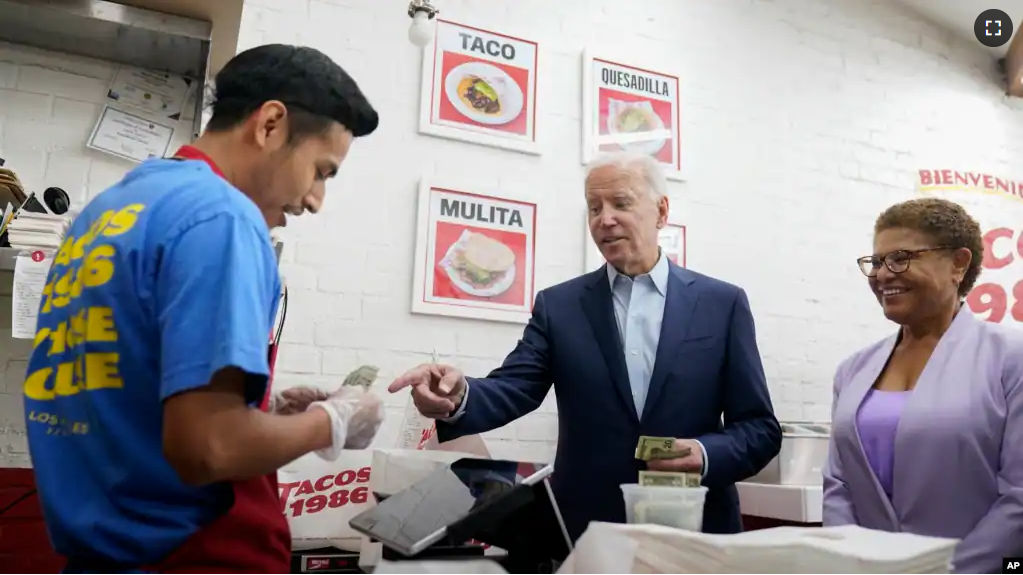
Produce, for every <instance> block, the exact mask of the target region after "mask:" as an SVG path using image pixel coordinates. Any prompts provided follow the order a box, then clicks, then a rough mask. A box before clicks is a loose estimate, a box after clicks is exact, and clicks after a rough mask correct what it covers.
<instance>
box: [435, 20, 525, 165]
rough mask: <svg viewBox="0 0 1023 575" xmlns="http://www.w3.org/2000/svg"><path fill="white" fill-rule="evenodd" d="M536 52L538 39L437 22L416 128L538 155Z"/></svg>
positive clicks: (442, 21)
mask: <svg viewBox="0 0 1023 575" xmlns="http://www.w3.org/2000/svg"><path fill="white" fill-rule="evenodd" d="M537 52H538V51H537V44H536V42H531V41H529V40H523V39H521V38H514V37H512V36H508V35H505V34H501V33H498V32H492V31H489V30H483V29H480V28H474V27H472V26H466V25H464V24H455V23H454V22H448V21H445V20H438V21H437V35H436V38H435V40H434V43H433V45H432V46H431V47H429V48H427V52H426V53H425V54H424V57H423V87H422V95H421V99H422V104H421V106H422V108H421V111H420V121H419V130H420V132H423V133H425V134H430V135H433V136H440V137H444V138H452V139H456V140H463V141H467V142H473V143H477V144H484V145H488V146H495V147H499V148H506V149H509V150H515V151H520V152H528V153H536V154H538V153H539V148H538V147H537V145H536V70H537V68H536V64H537Z"/></svg>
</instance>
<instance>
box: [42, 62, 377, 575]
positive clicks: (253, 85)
mask: <svg viewBox="0 0 1023 575" xmlns="http://www.w3.org/2000/svg"><path fill="white" fill-rule="evenodd" d="M216 92H217V94H216V102H215V103H214V104H213V116H212V118H211V120H210V121H209V124H208V126H207V130H206V132H205V133H204V134H203V136H202V137H201V138H199V139H198V140H197V141H196V142H195V143H194V145H193V146H186V147H184V148H182V149H181V150H179V151H178V152H177V154H176V155H175V157H174V158H169V159H152V160H149V161H146V162H144V163H142V164H141V165H140V166H138V167H137V168H135V169H134V170H132V171H131V172H129V173H128V174H127V175H126V176H125V178H124V179H123V180H122V181H121V182H119V183H118V184H116V185H114V186H113V187H111V188H110V189H108V190H106V191H105V192H103V193H102V194H100V195H99V196H97V197H96V198H95V199H94V200H93V201H92V202H90V203H89V205H88V206H86V208H85V210H84V211H83V212H82V214H81V215H80V216H79V217H78V218H77V219H76V220H75V222H74V224H73V225H72V226H71V228H70V230H69V231H68V233H67V236H66V237H65V239H64V242H63V245H62V246H61V247H60V249H59V251H58V252H57V253H56V255H55V256H54V261H53V265H52V267H51V269H50V272H49V276H48V281H47V284H46V288H45V290H44V293H43V299H42V303H41V306H40V310H39V321H38V327H37V333H36V337H35V349H34V350H33V352H32V356H31V359H30V361H29V367H28V374H27V377H26V380H25V385H24V396H25V397H24V399H25V414H26V420H27V425H28V440H29V447H30V450H31V456H32V462H33V465H34V467H35V473H36V481H37V484H38V489H39V496H40V499H41V501H42V505H43V511H44V515H45V518H46V522H47V526H48V528H49V532H50V536H51V539H52V541H53V544H54V546H55V548H56V550H57V551H58V552H59V553H61V554H62V555H64V556H66V557H67V558H68V567H67V570H68V571H69V572H98V573H102V572H131V571H136V572H138V571H148V570H151V571H158V572H179V573H188V572H202V573H210V572H250V573H256V572H262V573H273V572H277V573H281V572H287V571H288V570H289V561H290V544H291V540H290V534H289V532H288V527H287V523H286V520H285V518H284V516H283V514H282V513H281V507H280V505H281V504H280V499H279V494H278V490H277V484H276V470H277V469H278V468H279V467H280V466H282V465H284V464H285V463H287V462H290V461H292V460H294V459H296V458H298V457H300V456H302V455H304V454H306V453H309V452H314V451H315V452H318V453H319V454H320V455H322V456H323V457H326V458H328V459H331V458H333V459H336V458H337V457H338V455H339V454H340V450H341V449H342V448H344V447H356V448H359V447H365V446H366V444H368V442H369V441H370V440H371V439H372V437H373V435H374V434H375V433H376V429H378V427H379V424H380V421H381V418H382V416H383V413H382V407H381V404H380V402H379V400H378V399H377V398H375V397H374V396H372V395H369V394H366V395H364V396H362V397H354V398H353V397H350V396H348V395H346V396H345V397H326V396H323V397H320V398H317V399H320V401H316V402H314V403H312V404H311V406H310V407H309V408H307V409H302V408H303V407H305V406H304V405H303V406H298V407H299V409H295V408H296V406H295V405H294V402H292V405H290V406H289V407H290V410H289V411H297V413H294V414H291V415H279V414H275V413H266V412H264V411H261V410H260V409H259V406H260V404H262V403H263V402H264V399H265V398H266V397H267V378H268V375H269V367H268V347H267V342H268V338H269V335H270V332H271V328H272V324H273V318H274V314H275V311H276V307H277V303H278V297H279V294H280V291H281V285H280V280H279V277H278V274H277V263H276V260H275V257H274V253H273V250H272V248H271V245H270V240H269V229H270V228H271V227H273V226H276V225H283V224H284V223H285V217H286V216H285V214H291V215H299V214H301V213H303V212H305V211H310V212H316V211H318V210H319V208H320V205H321V204H322V202H323V199H324V186H325V182H326V181H327V180H328V179H329V178H331V177H332V176H334V175H335V174H336V173H337V171H338V169H339V168H340V166H341V163H342V161H343V160H344V159H345V156H346V154H347V153H348V149H349V146H350V145H351V143H352V141H353V138H355V137H359V136H365V135H367V134H369V133H371V132H373V131H374V130H375V129H376V127H377V123H378V119H377V113H376V112H375V111H374V110H373V108H372V106H371V105H370V104H369V102H368V101H367V100H366V98H365V97H364V96H363V95H362V93H361V92H360V91H359V88H358V87H357V86H356V84H355V82H354V81H353V80H352V79H351V78H350V77H349V76H348V75H347V74H346V73H345V72H344V71H343V70H342V69H341V68H340V67H339V66H338V65H337V64H335V63H334V62H333V61H331V60H330V59H329V58H328V57H327V56H325V55H324V54H322V53H320V52H318V51H316V50H313V49H311V48H304V47H303V48H300V47H293V46H284V45H268V46H260V47H258V48H254V49H251V50H248V51H245V52H242V53H241V54H238V55H237V56H235V57H234V58H233V59H232V60H231V61H230V62H229V63H228V64H227V65H226V66H225V67H224V68H223V70H222V71H221V72H220V73H219V74H218V75H217V77H216ZM306 403H308V402H306Z"/></svg>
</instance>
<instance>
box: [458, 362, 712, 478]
mask: <svg viewBox="0 0 1023 575" xmlns="http://www.w3.org/2000/svg"><path fill="white" fill-rule="evenodd" d="M462 384H463V385H464V386H465V393H464V394H462V401H461V402H460V403H459V404H458V408H457V409H455V413H454V415H452V416H451V417H445V418H444V419H442V420H441V421H443V422H444V423H455V422H456V421H458V420H459V419H461V418H462V415H464V414H465V404H466V403H467V402H468V401H469V382H468V381H466V380H465V378H464V377H463V378H462ZM704 465H706V464H704Z"/></svg>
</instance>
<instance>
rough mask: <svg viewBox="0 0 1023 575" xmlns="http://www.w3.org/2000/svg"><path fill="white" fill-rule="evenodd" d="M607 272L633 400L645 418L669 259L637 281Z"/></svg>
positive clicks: (655, 356)
mask: <svg viewBox="0 0 1023 575" xmlns="http://www.w3.org/2000/svg"><path fill="white" fill-rule="evenodd" d="M605 268H606V269H607V280H608V282H609V283H610V286H611V301H612V303H613V304H614V310H615V321H616V322H617V324H618V335H619V337H620V341H621V342H622V350H623V351H624V352H625V367H626V370H627V371H628V373H629V386H630V387H631V388H632V400H633V402H634V403H635V404H636V415H638V416H640V417H642V415H643V406H644V405H645V404H646V396H647V391H649V389H650V376H651V375H653V373H654V362H655V361H656V360H657V342H658V341H660V338H661V321H662V319H663V318H664V302H665V300H666V297H667V294H668V259H667V258H666V257H664V254H663V253H662V254H661V257H660V259H658V260H657V263H656V264H655V265H654V267H653V269H652V270H650V272H649V273H645V274H642V275H638V276H636V277H634V278H630V277H629V276H626V275H623V274H621V273H619V272H618V270H616V269H615V268H614V266H612V265H610V264H608V265H606V266H605Z"/></svg>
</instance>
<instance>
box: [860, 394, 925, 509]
mask: <svg viewBox="0 0 1023 575" xmlns="http://www.w3.org/2000/svg"><path fill="white" fill-rule="evenodd" d="M910 393H912V392H909V391H882V390H878V389H871V390H870V391H869V392H868V393H867V397H866V399H864V400H863V403H862V404H861V405H860V409H859V412H858V413H857V414H856V427H857V428H858V429H859V433H860V443H862V444H863V451H864V453H865V454H866V455H867V461H869V462H870V468H871V469H872V470H873V471H874V475H876V476H877V481H878V482H879V483H880V484H881V488H882V489H884V492H885V494H886V495H888V498H889V499H890V498H891V496H892V475H893V473H892V469H893V468H894V466H895V430H896V428H897V427H898V426H899V419H900V418H901V417H902V410H903V408H904V407H906V400H908V399H909V395H910Z"/></svg>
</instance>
